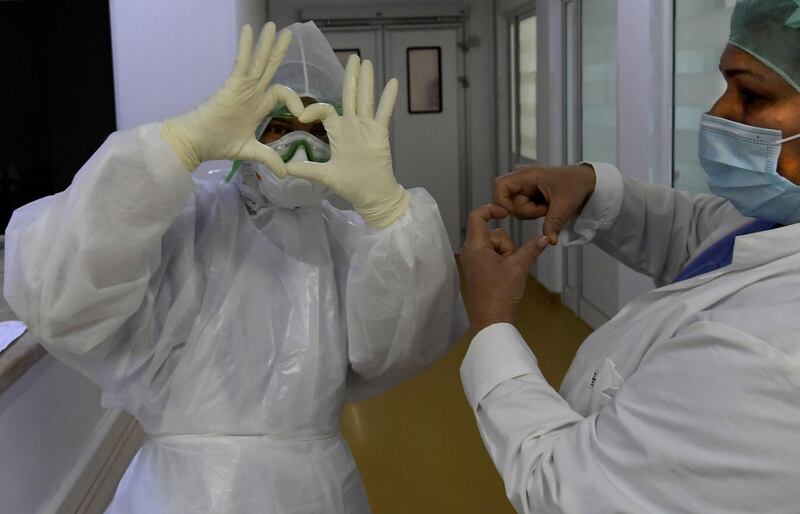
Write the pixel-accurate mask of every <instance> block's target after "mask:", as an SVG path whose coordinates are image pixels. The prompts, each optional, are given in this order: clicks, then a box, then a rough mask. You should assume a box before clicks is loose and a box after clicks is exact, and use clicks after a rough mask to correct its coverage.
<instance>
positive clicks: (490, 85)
mask: <svg viewBox="0 0 800 514" xmlns="http://www.w3.org/2000/svg"><path fill="white" fill-rule="evenodd" d="M407 3H408V2H406V1H403V0H377V1H370V2H363V5H378V4H380V5H404V4H407ZM435 3H448V4H452V3H453V2H452V1H446V0H445V1H442V2H437V1H436V0H429V1H428V2H426V4H435ZM461 3H463V4H466V5H468V7H469V24H468V26H467V30H468V32H469V35H470V36H472V37H473V39H474V41H475V42H476V43H477V44H476V46H474V47H472V48H470V51H469V52H468V53H467V58H466V65H467V75H468V77H469V81H470V84H471V85H470V87H469V88H468V89H467V92H466V97H467V104H468V118H467V123H468V132H467V152H468V166H469V169H470V173H471V177H472V180H471V184H470V186H471V187H470V189H471V195H470V199H469V200H470V205H468V206H467V207H468V209H469V210H472V209H473V208H476V207H478V206H480V205H483V204H485V203H487V202H489V201H491V199H492V181H493V180H494V176H495V173H496V171H497V170H496V162H497V160H496V150H495V147H496V145H495V139H494V135H493V133H492V132H493V130H494V126H495V112H494V108H495V100H494V98H495V91H494V73H493V69H494V62H493V60H494V44H493V39H494V35H493V23H492V20H493V19H494V17H493V16H494V15H493V2H490V1H486V0H466V1H463V2H461ZM345 4H349V5H355V4H356V2H354V1H352V0H351V1H342V0H268V6H267V16H268V18H269V19H271V20H272V21H274V22H275V23H276V24H277V25H278V27H284V26H286V25H289V24H291V23H294V22H295V21H298V17H299V11H300V8H303V7H309V6H330V5H345Z"/></svg>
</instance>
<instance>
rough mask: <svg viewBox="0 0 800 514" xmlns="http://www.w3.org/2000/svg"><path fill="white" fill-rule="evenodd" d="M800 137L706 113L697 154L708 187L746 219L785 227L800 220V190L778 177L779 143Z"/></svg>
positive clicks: (799, 135)
mask: <svg viewBox="0 0 800 514" xmlns="http://www.w3.org/2000/svg"><path fill="white" fill-rule="evenodd" d="M798 138H800V134H797V135H795V136H792V137H789V138H786V139H784V138H783V133H782V132H781V131H780V130H774V129H766V128H759V127H751V126H749V125H743V124H741V123H736V122H735V121H730V120H726V119H724V118H718V117H716V116H711V115H709V114H703V116H702V117H701V118H700V152H699V153H700V163H701V164H702V165H703V169H705V171H706V173H707V174H708V187H709V188H710V189H711V191H712V192H713V193H714V194H716V195H717V196H721V197H723V198H726V199H728V200H730V202H731V203H732V204H733V205H734V206H735V207H736V209H738V210H739V212H741V213H742V214H744V215H745V216H749V217H752V218H759V219H763V220H767V221H772V222H775V223H780V224H782V225H789V224H792V223H796V222H798V221H800V186H797V185H796V184H794V183H793V182H791V181H790V180H788V179H786V178H784V177H782V176H781V175H780V174H779V173H778V156H779V155H780V153H781V145H783V143H786V142H788V141H793V140H795V139H798Z"/></svg>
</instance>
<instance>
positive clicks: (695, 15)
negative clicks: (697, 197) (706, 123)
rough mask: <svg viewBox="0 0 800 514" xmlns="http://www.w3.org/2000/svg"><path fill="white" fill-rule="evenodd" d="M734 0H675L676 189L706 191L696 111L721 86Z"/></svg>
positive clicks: (717, 93) (704, 107)
mask: <svg viewBox="0 0 800 514" xmlns="http://www.w3.org/2000/svg"><path fill="white" fill-rule="evenodd" d="M735 5H736V0H676V1H675V127H674V141H675V143H674V150H673V159H674V162H673V176H672V181H673V185H674V187H675V188H676V189H682V190H684V191H689V192H692V193H704V192H708V186H707V185H706V174H705V172H704V171H703V168H702V167H701V166H700V161H699V160H698V158H697V140H698V123H699V120H700V115H701V114H702V113H704V112H706V111H708V109H710V108H711V106H712V105H713V104H714V102H715V101H716V100H717V98H719V96H720V94H722V92H723V91H724V90H725V81H724V80H723V78H722V75H720V73H719V70H718V66H719V57H720V55H722V51H723V50H724V49H725V45H726V44H727V41H728V35H729V32H730V26H729V25H730V18H731V13H732V12H733V8H734V6H735Z"/></svg>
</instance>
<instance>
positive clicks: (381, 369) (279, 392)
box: [4, 125, 465, 514]
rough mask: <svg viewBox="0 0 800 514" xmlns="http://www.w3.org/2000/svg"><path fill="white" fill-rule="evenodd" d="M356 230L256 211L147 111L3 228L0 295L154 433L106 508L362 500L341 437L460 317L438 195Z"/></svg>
mask: <svg viewBox="0 0 800 514" xmlns="http://www.w3.org/2000/svg"><path fill="white" fill-rule="evenodd" d="M411 195H412V199H411V205H410V208H409V210H408V212H407V213H406V214H405V215H404V216H403V217H402V218H401V219H399V220H398V221H397V222H395V223H394V224H393V225H391V226H390V227H388V228H385V229H382V230H379V231H376V230H372V229H370V228H368V227H367V226H366V225H365V224H364V223H363V221H361V219H360V218H359V217H358V216H357V215H355V214H354V213H352V212H343V211H339V210H337V209H335V208H333V207H332V206H330V205H329V204H327V202H325V203H324V204H323V205H322V206H318V207H309V208H302V209H294V210H289V209H281V208H268V209H267V210H266V211H263V212H261V213H260V215H259V217H258V219H257V220H256V219H254V218H253V217H251V215H249V214H248V212H247V210H246V209H245V206H244V203H243V201H242V199H241V198H240V196H239V192H238V190H237V188H236V186H235V185H234V184H229V185H219V186H213V185H209V184H207V183H203V182H200V181H193V180H192V178H191V176H190V174H188V173H187V172H186V170H185V169H183V168H182V166H181V164H180V162H179V161H178V159H177V157H176V156H175V155H174V153H173V152H172V151H171V149H170V148H169V147H168V146H167V144H166V143H165V142H164V141H163V140H162V138H161V137H160V135H159V128H158V125H145V126H142V127H138V128H135V129H131V130H128V131H124V132H119V133H116V134H113V135H111V136H110V137H109V139H108V140H107V141H106V142H105V143H104V144H103V145H102V147H101V148H100V149H99V150H98V151H97V152H96V153H95V154H94V156H92V158H91V159H90V160H89V161H88V162H87V163H86V164H85V165H84V166H83V168H82V169H81V170H80V172H79V173H78V174H77V176H76V177H75V179H74V181H73V183H72V185H71V186H70V187H69V188H68V189H67V190H66V191H64V192H62V193H59V194H57V195H54V196H51V197H47V198H43V199H41V200H38V201H36V202H33V203H31V204H29V205H26V206H24V207H22V208H20V209H18V210H17V211H16V212H15V213H14V215H13V217H12V220H11V223H10V224H9V226H8V229H7V230H6V269H5V290H4V293H5V296H6V298H7V299H8V302H9V304H10V305H11V307H12V309H13V310H14V311H15V312H16V313H17V315H19V317H20V318H21V319H22V320H23V321H25V323H26V324H27V325H28V327H29V328H30V330H31V331H32V332H33V333H34V334H36V335H37V336H39V337H40V338H41V340H42V342H43V344H44V346H45V347H46V348H47V349H48V351H50V352H51V353H53V354H54V355H56V356H57V357H58V358H60V359H62V360H63V361H64V362H66V363H68V364H70V365H72V366H74V367H75V368H77V369H79V370H80V371H81V372H83V373H84V374H85V375H86V376H88V377H89V378H90V379H92V380H94V381H95V382H96V383H98V384H99V385H100V387H101V388H102V390H103V404H104V405H105V406H107V407H112V408H121V409H125V410H127V411H129V412H131V413H132V414H133V415H135V416H136V417H137V418H138V419H139V421H140V422H141V424H142V426H143V428H144V430H145V432H146V433H147V434H148V437H147V439H146V442H145V443H144V446H143V447H142V448H141V449H140V450H139V452H138V453H137V455H136V457H135V458H134V460H133V462H132V463H131V464H130V466H129V468H128V470H127V472H126V473H125V476H124V477H123V479H122V482H121V483H120V485H119V487H118V489H117V493H116V496H115V498H114V501H113V503H112V505H111V506H110V507H109V509H108V512H110V513H114V514H117V513H132V514H160V513H190V512H215V513H217V512H218V513H235V514H245V513H247V514H250V513H256V512H258V513H276V514H277V513H281V514H284V513H293V514H295V513H296V514H300V513H304V514H305V513H337V514H339V513H358V514H362V513H367V512H369V505H368V503H367V498H366V495H365V493H364V489H363V484H362V482H361V479H360V476H359V474H358V470H357V469H356V466H355V463H354V461H353V458H352V456H351V453H350V451H349V449H348V447H347V444H346V443H345V442H344V441H343V439H342V438H341V436H340V435H339V420H340V416H341V412H342V406H343V403H344V401H345V398H346V397H347V398H351V399H359V398H365V397H368V396H372V395H374V394H377V393H379V392H381V391H383V390H385V389H387V388H389V387H391V386H393V385H395V384H397V383H398V382H400V381H402V380H404V379H406V378H407V377H409V376H411V375H412V374H414V373H416V372H418V371H420V370H422V369H423V368H425V367H426V366H428V365H429V364H431V363H432V362H433V361H434V360H436V359H437V358H438V357H440V356H441V355H442V354H444V353H445V352H446V351H447V349H448V348H449V347H450V346H451V345H452V344H453V343H454V341H455V340H456V339H457V338H458V336H460V334H461V333H462V331H463V329H464V321H465V316H464V309H463V304H462V302H461V299H460V294H459V282H458V274H457V271H456V267H455V262H454V259H453V254H452V251H451V249H450V245H449V243H448V238H447V235H446V233H445V229H444V225H443V223H442V221H441V218H440V216H439V212H438V209H437V207H436V203H435V202H434V201H433V199H432V198H431V197H430V196H429V195H428V194H427V193H426V192H425V191H424V190H412V191H411Z"/></svg>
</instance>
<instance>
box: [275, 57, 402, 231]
mask: <svg viewBox="0 0 800 514" xmlns="http://www.w3.org/2000/svg"><path fill="white" fill-rule="evenodd" d="M373 81H374V78H373V72H372V63H370V62H369V61H364V62H363V64H362V63H361V60H360V59H359V58H358V56H356V55H351V56H350V60H348V61H347V68H346V70H345V77H344V87H343V93H342V108H343V114H342V116H341V117H340V116H339V115H338V114H337V113H336V110H335V109H334V108H333V107H332V106H331V105H328V104H322V103H319V104H312V105H309V106H308V107H306V110H305V112H303V114H302V115H301V116H300V117H299V120H300V121H301V122H303V123H310V122H312V121H316V120H321V121H322V123H323V125H324V126H325V130H326V131H327V132H328V139H329V140H330V144H331V159H330V160H329V161H328V162H325V163H315V162H300V161H297V162H290V163H289V164H288V165H287V167H288V171H289V175H293V176H295V177H301V178H305V179H308V180H316V181H317V182H321V183H322V184H324V185H325V186H327V187H328V188H329V189H331V190H332V191H333V192H334V193H336V194H338V195H339V196H341V197H342V198H344V199H345V200H347V201H348V202H350V203H351V204H352V205H353V208H354V209H355V210H356V211H357V212H358V213H359V214H360V215H361V217H362V218H364V221H366V222H367V224H368V225H369V226H371V227H373V228H383V227H386V226H389V225H391V224H392V223H393V222H394V221H395V220H396V219H398V218H399V217H400V216H402V215H403V213H405V211H406V209H408V203H409V198H410V196H409V194H408V191H406V190H405V189H403V187H402V186H401V185H400V184H398V183H397V180H395V177H394V171H393V169H392V154H391V150H390V148H389V120H390V118H391V116H392V110H393V109H394V102H395V100H396V99H397V79H392V80H390V81H389V82H388V83H387V84H386V88H385V89H384V90H383V95H381V99H380V102H379V103H378V110H377V112H375V101H374V93H373V90H372V88H373Z"/></svg>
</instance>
